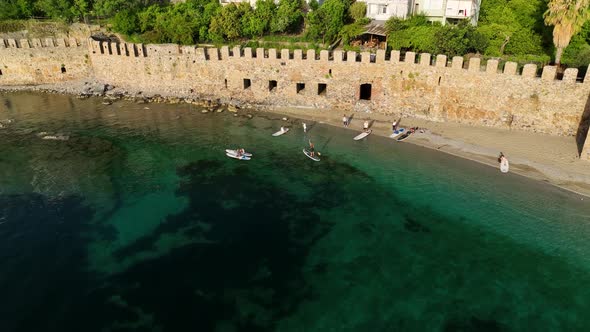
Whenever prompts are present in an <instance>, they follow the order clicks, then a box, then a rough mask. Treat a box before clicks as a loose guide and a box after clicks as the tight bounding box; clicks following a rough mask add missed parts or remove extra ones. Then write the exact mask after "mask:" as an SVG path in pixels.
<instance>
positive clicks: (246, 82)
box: [244, 78, 252, 90]
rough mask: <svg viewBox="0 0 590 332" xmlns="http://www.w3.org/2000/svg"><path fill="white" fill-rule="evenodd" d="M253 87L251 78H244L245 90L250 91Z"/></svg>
mask: <svg viewBox="0 0 590 332" xmlns="http://www.w3.org/2000/svg"><path fill="white" fill-rule="evenodd" d="M251 85H252V81H250V79H249V78H244V90H246V89H249V88H250V86H251Z"/></svg>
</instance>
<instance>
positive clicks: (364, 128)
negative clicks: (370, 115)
mask: <svg viewBox="0 0 590 332" xmlns="http://www.w3.org/2000/svg"><path fill="white" fill-rule="evenodd" d="M363 130H364V131H365V132H367V131H369V120H365V123H363Z"/></svg>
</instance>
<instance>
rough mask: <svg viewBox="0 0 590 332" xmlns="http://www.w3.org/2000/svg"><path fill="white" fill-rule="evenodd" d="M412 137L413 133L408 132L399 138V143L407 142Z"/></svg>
mask: <svg viewBox="0 0 590 332" xmlns="http://www.w3.org/2000/svg"><path fill="white" fill-rule="evenodd" d="M410 135H412V132H411V131H409V132H406V133H405V134H403V135H401V136H400V137H398V138H397V141H398V142H402V141H404V140H406V139H407V138H408V137H410Z"/></svg>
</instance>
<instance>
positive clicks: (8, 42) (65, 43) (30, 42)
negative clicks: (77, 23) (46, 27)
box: [0, 38, 86, 49]
mask: <svg viewBox="0 0 590 332" xmlns="http://www.w3.org/2000/svg"><path fill="white" fill-rule="evenodd" d="M85 45H86V41H84V40H78V39H76V38H67V39H65V38H56V39H54V38H45V39H39V38H34V39H19V40H16V39H0V49H5V48H17V49H18V48H22V49H29V48H50V47H51V48H69V47H81V46H85Z"/></svg>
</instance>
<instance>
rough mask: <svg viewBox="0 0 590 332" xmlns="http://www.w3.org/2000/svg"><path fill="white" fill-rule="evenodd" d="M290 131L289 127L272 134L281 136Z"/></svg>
mask: <svg viewBox="0 0 590 332" xmlns="http://www.w3.org/2000/svg"><path fill="white" fill-rule="evenodd" d="M288 131H289V128H285V130H279V131H277V132H276V133H274V134H272V135H273V136H281V135H282V134H284V133H286V132H288Z"/></svg>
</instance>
